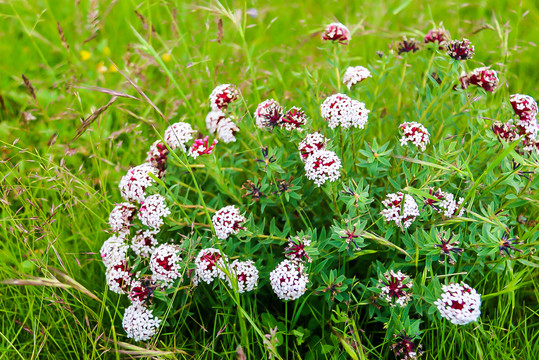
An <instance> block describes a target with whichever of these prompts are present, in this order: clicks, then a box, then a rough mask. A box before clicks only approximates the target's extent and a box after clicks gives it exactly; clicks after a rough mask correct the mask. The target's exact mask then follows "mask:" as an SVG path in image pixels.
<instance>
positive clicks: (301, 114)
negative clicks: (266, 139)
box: [281, 106, 307, 132]
mask: <svg viewBox="0 0 539 360" xmlns="http://www.w3.org/2000/svg"><path fill="white" fill-rule="evenodd" d="M281 120H282V122H281V126H282V127H284V128H285V129H286V130H288V131H292V130H298V131H300V132H301V131H303V129H302V128H301V127H302V126H305V124H306V123H307V117H306V116H305V111H303V110H301V109H300V108H298V107H296V106H294V107H292V108H291V109H290V110H288V111H287V112H286V114H284V116H283V117H282V118H281Z"/></svg>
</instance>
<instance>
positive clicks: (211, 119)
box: [206, 110, 240, 144]
mask: <svg viewBox="0 0 539 360" xmlns="http://www.w3.org/2000/svg"><path fill="white" fill-rule="evenodd" d="M233 120H235V118H234V117H233V116H228V117H227V116H226V114H225V113H224V112H222V111H221V110H216V111H210V112H209V113H208V115H207V116H206V128H207V129H208V131H209V132H210V134H215V133H217V137H218V138H219V140H221V141H223V142H224V143H225V144H228V143H230V142H234V141H236V137H235V136H236V133H237V132H238V131H240V129H239V128H238V126H237V125H236V123H234V121H233Z"/></svg>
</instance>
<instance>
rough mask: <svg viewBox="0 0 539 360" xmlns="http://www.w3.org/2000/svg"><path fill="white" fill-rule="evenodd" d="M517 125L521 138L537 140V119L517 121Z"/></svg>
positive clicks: (538, 129)
mask: <svg viewBox="0 0 539 360" xmlns="http://www.w3.org/2000/svg"><path fill="white" fill-rule="evenodd" d="M515 125H516V127H517V130H518V132H519V134H520V135H521V136H525V137H526V138H527V139H529V140H535V139H537V133H538V132H539V124H538V123H537V119H536V118H535V117H532V118H523V119H518V120H516V121H515Z"/></svg>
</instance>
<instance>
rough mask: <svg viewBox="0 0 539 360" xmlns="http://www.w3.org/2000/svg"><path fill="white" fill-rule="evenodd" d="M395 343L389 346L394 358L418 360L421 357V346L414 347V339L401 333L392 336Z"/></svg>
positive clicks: (403, 332) (404, 332)
mask: <svg viewBox="0 0 539 360" xmlns="http://www.w3.org/2000/svg"><path fill="white" fill-rule="evenodd" d="M393 336H394V337H395V343H394V344H392V345H391V350H393V353H395V357H396V358H397V359H400V360H415V359H419V358H420V357H421V355H423V351H421V349H422V347H423V346H422V345H421V344H419V345H416V344H415V343H414V338H415V337H411V336H410V335H408V334H407V333H406V331H404V330H403V331H401V332H400V333H399V334H398V335H397V334H394V335H393Z"/></svg>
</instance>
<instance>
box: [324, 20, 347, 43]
mask: <svg viewBox="0 0 539 360" xmlns="http://www.w3.org/2000/svg"><path fill="white" fill-rule="evenodd" d="M350 39H351V37H350V31H349V30H348V28H347V27H346V26H344V25H343V24H341V23H331V24H329V25H328V26H326V30H325V31H324V33H323V34H322V40H326V41H336V42H338V43H339V44H343V45H348V42H349V41H350Z"/></svg>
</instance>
